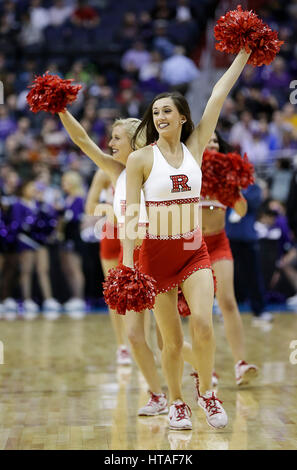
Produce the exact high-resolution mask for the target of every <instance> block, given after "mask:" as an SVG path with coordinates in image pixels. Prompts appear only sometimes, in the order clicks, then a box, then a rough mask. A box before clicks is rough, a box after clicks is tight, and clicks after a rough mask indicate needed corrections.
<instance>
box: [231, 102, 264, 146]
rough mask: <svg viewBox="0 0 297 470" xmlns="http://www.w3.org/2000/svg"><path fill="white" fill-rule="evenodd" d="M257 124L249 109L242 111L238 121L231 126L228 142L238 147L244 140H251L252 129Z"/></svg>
mask: <svg viewBox="0 0 297 470" xmlns="http://www.w3.org/2000/svg"><path fill="white" fill-rule="evenodd" d="M256 126H257V124H256V122H255V120H253V116H252V114H251V112H250V111H243V112H242V113H241V114H240V119H239V121H238V122H237V123H236V124H234V125H233V126H232V128H231V132H230V137H229V143H230V144H231V145H232V146H234V147H237V148H238V149H240V148H241V147H242V146H243V145H244V144H245V142H247V143H249V142H250V141H251V140H252V131H253V129H255V128H256Z"/></svg>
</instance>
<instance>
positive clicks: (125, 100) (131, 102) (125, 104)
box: [120, 88, 144, 118]
mask: <svg viewBox="0 0 297 470" xmlns="http://www.w3.org/2000/svg"><path fill="white" fill-rule="evenodd" d="M142 112H144V107H143V106H142V105H141V99H140V97H139V95H137V94H136V93H135V91H134V90H133V89H132V88H126V89H124V90H123V91H122V93H121V107H120V116H122V117H123V118H129V117H135V118H139V117H140V116H141V115H142Z"/></svg>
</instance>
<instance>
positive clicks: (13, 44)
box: [0, 14, 18, 58]
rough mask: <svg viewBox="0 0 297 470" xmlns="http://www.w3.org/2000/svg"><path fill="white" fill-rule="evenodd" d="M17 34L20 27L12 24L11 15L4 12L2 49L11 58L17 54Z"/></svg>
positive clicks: (0, 26) (0, 35) (0, 34)
mask: <svg viewBox="0 0 297 470" xmlns="http://www.w3.org/2000/svg"><path fill="white" fill-rule="evenodd" d="M17 34H18V29H17V28H16V27H15V26H12V25H11V24H10V21H9V15H7V14H3V15H2V16H1V17H0V50H1V52H2V53H3V54H6V55H7V56H9V57H10V58H12V57H14V56H15V54H16V49H17Z"/></svg>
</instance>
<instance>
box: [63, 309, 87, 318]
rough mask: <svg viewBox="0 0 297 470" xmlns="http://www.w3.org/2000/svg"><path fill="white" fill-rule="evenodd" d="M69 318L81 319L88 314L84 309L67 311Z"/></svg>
mask: <svg viewBox="0 0 297 470" xmlns="http://www.w3.org/2000/svg"><path fill="white" fill-rule="evenodd" d="M66 314H67V316H68V317H69V318H73V319H74V320H81V319H82V318H84V317H85V316H86V312H84V311H82V310H71V311H70V312H66Z"/></svg>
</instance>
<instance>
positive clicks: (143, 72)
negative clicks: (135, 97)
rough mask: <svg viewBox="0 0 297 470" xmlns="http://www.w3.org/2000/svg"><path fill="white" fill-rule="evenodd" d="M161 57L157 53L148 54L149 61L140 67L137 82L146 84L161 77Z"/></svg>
mask: <svg viewBox="0 0 297 470" xmlns="http://www.w3.org/2000/svg"><path fill="white" fill-rule="evenodd" d="M161 68H162V57H161V55H160V53H159V52H158V51H152V52H151V53H150V61H149V62H147V63H146V64H144V65H142V66H141V67H140V71H139V77H138V78H139V80H140V81H141V82H147V81H148V80H151V79H159V78H160V77H161Z"/></svg>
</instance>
